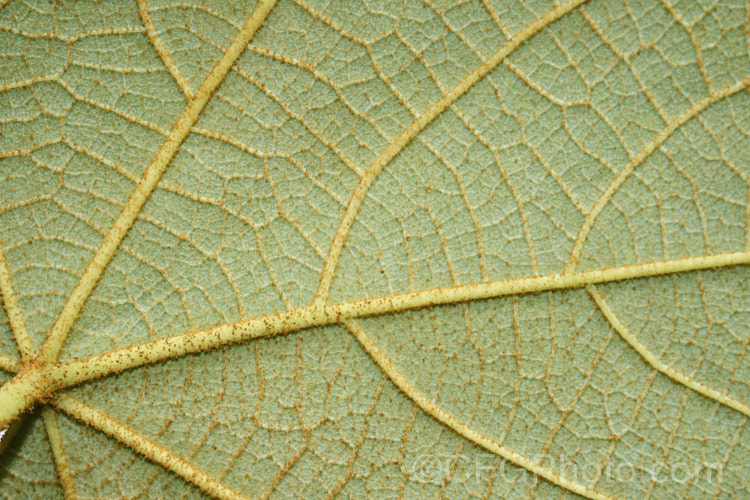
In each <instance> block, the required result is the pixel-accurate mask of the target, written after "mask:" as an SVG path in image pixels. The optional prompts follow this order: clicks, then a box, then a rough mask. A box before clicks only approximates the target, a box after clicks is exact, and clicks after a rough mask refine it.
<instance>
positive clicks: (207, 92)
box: [39, 0, 276, 361]
mask: <svg viewBox="0 0 750 500" xmlns="http://www.w3.org/2000/svg"><path fill="white" fill-rule="evenodd" d="M275 3H276V0H262V1H261V2H260V3H259V4H258V6H257V7H256V8H255V11H254V12H253V14H252V15H251V16H250V17H249V18H248V19H247V21H246V22H245V24H244V25H243V26H242V28H241V29H240V31H239V33H237V36H236V37H235V39H234V40H233V41H232V44H231V45H230V46H229V48H228V49H227V51H226V52H225V53H224V54H223V55H222V56H221V58H220V59H219V60H218V61H217V63H216V65H215V66H214V67H213V69H212V70H211V71H210V72H209V74H208V76H207V77H206V79H205V80H204V81H203V84H202V85H201V87H200V89H199V90H198V92H197V93H196V94H195V97H194V98H193V99H192V100H191V101H190V102H189V103H188V105H187V106H186V107H185V109H184V111H183V112H182V114H181V115H180V117H179V118H178V119H177V121H176V122H175V124H174V126H173V127H172V131H171V132H170V134H169V136H168V137H167V140H166V141H165V142H164V144H162V146H161V148H160V149H159V151H158V152H157V153H156V156H154V158H153V160H151V164H150V165H149V166H148V167H147V168H146V170H145V172H144V174H143V177H141V180H140V181H139V182H138V185H137V186H136V188H135V190H134V191H133V193H132V194H131V195H130V199H129V200H128V203H127V204H126V205H125V206H124V207H123V209H122V212H121V213H120V216H119V217H118V218H117V220H116V221H115V223H114V224H113V225H112V228H111V229H110V231H109V233H108V234H107V236H106V237H105V238H104V241H102V243H101V245H99V248H98V249H97V251H96V253H95V254H94V257H93V258H92V259H91V261H90V262H89V264H88V265H87V266H86V270H85V272H84V273H83V276H82V277H81V279H80V281H79V282H78V284H77V285H76V287H75V289H74V290H73V293H72V294H71V295H70V297H69V298H68V300H67V302H66V303H65V306H64V307H63V310H62V312H61V313H60V316H59V317H58V318H57V321H56V322H55V324H54V326H53V327H52V330H51V331H50V332H49V334H48V335H47V340H46V341H45V342H44V344H43V345H42V348H41V349H40V352H39V359H41V360H45V361H54V360H56V359H57V357H58V355H59V354H60V350H61V349H62V346H63V344H64V342H65V339H66V337H67V336H68V333H69V332H70V330H71V328H72V327H73V324H74V323H75V321H76V319H77V318H78V315H79V314H80V312H81V309H83V306H84V304H85V303H86V300H87V299H88V297H89V296H90V295H91V292H92V291H93V290H94V287H95V286H96V283H97V281H98V280H99V278H100V277H101V275H102V273H103V272H104V269H105V268H106V267H107V264H109V262H110V261H111V260H112V257H113V256H114V254H115V252H116V251H117V249H118V248H119V246H120V242H121V241H122V239H123V238H124V237H125V235H126V234H127V232H128V230H129V229H130V228H131V227H132V226H133V223H134V222H135V220H136V218H137V217H138V214H139V213H140V211H141V208H142V207H143V205H144V204H145V203H146V200H148V198H149V197H150V196H151V193H152V192H153V191H154V189H155V188H156V184H157V183H158V182H159V179H160V178H161V176H162V174H164V171H165V170H166V168H167V165H169V163H170V162H171V161H172V158H174V156H175V154H177V151H178V150H179V148H180V145H181V144H182V143H183V142H184V141H185V138H186V137H187V136H188V134H189V133H190V127H191V126H192V125H193V124H194V123H195V122H196V121H197V120H198V117H199V116H200V113H201V111H203V108H204V107H205V106H206V104H207V103H208V101H209V99H210V98H211V96H212V95H213V93H214V91H215V90H216V89H217V88H218V87H219V85H220V84H221V82H222V81H224V78H225V77H226V75H227V73H228V72H229V70H230V68H231V67H232V66H233V65H234V63H235V61H236V60H237V58H238V57H239V56H240V54H242V52H243V51H244V50H245V48H246V47H247V44H248V43H250V40H251V39H252V37H253V35H254V34H255V32H256V31H258V29H259V28H260V26H261V25H262V24H263V21H264V20H265V19H266V17H267V16H268V14H269V12H270V11H271V9H272V8H273V6H274V4H275Z"/></svg>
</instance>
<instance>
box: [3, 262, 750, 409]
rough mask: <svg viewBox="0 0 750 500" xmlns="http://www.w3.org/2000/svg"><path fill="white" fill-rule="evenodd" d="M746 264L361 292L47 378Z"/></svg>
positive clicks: (651, 267)
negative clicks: (360, 322) (370, 321)
mask: <svg viewBox="0 0 750 500" xmlns="http://www.w3.org/2000/svg"><path fill="white" fill-rule="evenodd" d="M748 264H750V250H748V251H742V252H732V253H724V254H718V255H712V256H699V257H689V258H684V259H676V260H669V261H659V262H653V263H649V264H636V265H630V266H622V267H615V268H610V269H603V270H596V271H584V272H579V273H570V274H551V275H546V276H537V277H531V278H520V279H512V280H503V281H495V282H491V283H482V284H471V285H457V286H453V287H446V288H436V289H430V290H423V291H418V292H409V293H403V294H397V295H390V296H381V297H373V298H366V299H361V300H356V301H352V302H343V303H338V304H330V305H320V304H318V305H311V306H308V307H303V308H299V309H293V310H290V311H287V312H283V313H278V314H272V315H267V316H261V317H258V318H253V319H247V320H242V321H238V322H235V323H229V324H224V325H219V326H215V327H211V328H206V329H204V330H198V331H195V332H191V333H186V334H183V335H177V336H173V337H166V338H162V339H158V340H154V341H152V342H147V343H143V344H139V345H135V346H130V347H126V348H123V349H118V350H114V351H110V352H106V353H102V354H99V355H96V356H92V357H90V358H86V359H81V360H75V361H71V362H68V363H63V364H58V365H54V366H51V367H49V368H48V369H47V371H46V373H47V374H48V377H49V378H51V379H53V380H54V384H56V386H57V388H63V387H69V386H71V385H76V384H79V383H81V382H85V381H87V380H92V379H95V378H99V377H103V376H106V375H109V374H111V373H116V372H120V371H123V370H128V369H132V368H136V367H138V366H143V365H148V364H152V363H156V362H158V361H162V360H166V359H172V358H177V357H181V356H184V355H186V354H191V353H197V352H201V351H205V350H209V349H215V348H217V347H222V346H225V345H229V344H233V343H236V342H243V341H247V340H251V339H254V338H258V337H266V336H271V335H278V334H282V333H289V332H293V331H298V330H302V329H305V328H310V327H314V326H324V325H331V324H336V323H341V322H342V321H345V320H348V319H356V318H362V317H368V316H376V315H382V314H388V313H396V312H401V311H407V310H412V309H419V308H423V307H430V306H439V305H447V304H455V303H461V302H468V301H474V300H481V299H489V298H495V297H502V296H508V295H519V294H526V293H534V292H543V291H551V290H565V289H574V288H583V287H586V286H587V285H595V284H602V283H610V282H616V281H623V280H629V279H636V278H648V277H654V276H663V275H667V274H674V273H681V272H689V271H700V270H705V269H712V268H722V267H729V266H737V265H748ZM13 380H15V379H13ZM11 383H13V381H11V382H10V383H9V384H6V385H10V384H11ZM2 393H3V387H0V406H3V404H2V403H3V402H4V401H3V398H2V396H3V394H2ZM3 413H4V412H3V411H2V409H1V408H0V422H1V421H2V420H3V417H4V415H3Z"/></svg>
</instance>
